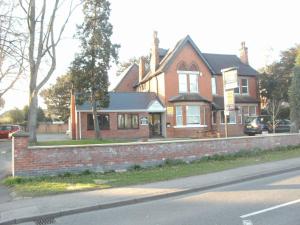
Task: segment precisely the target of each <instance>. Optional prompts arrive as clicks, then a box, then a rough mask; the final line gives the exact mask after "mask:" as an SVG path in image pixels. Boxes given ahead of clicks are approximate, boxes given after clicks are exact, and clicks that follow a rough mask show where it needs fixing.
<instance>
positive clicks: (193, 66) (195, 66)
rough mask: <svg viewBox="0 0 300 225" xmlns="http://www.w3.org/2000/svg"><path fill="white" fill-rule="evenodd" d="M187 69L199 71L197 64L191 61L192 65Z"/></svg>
mask: <svg viewBox="0 0 300 225" xmlns="http://www.w3.org/2000/svg"><path fill="white" fill-rule="evenodd" d="M189 71H199V67H198V66H197V64H195V63H192V65H191V66H190V69H189Z"/></svg>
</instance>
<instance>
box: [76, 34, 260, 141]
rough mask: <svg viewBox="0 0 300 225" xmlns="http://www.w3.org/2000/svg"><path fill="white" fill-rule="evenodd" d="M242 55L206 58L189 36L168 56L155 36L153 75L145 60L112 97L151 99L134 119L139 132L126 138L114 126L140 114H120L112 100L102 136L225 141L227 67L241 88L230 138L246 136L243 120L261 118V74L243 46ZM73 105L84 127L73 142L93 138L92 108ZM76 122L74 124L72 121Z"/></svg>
mask: <svg viewBox="0 0 300 225" xmlns="http://www.w3.org/2000/svg"><path fill="white" fill-rule="evenodd" d="M240 53H241V54H240V58H239V57H237V56H235V55H226V54H209V53H202V52H201V51H200V50H199V48H198V47H197V46H196V44H195V43H194V42H193V40H192V39H191V38H190V37H189V36H187V37H185V38H184V39H182V40H180V41H179V42H178V43H177V44H176V45H175V47H174V48H171V49H168V50H166V49H162V48H159V40H158V38H157V33H156V32H154V35H153V44H152V47H151V58H150V69H149V71H145V62H144V59H143V58H141V59H140V63H139V65H138V66H137V65H136V64H134V65H132V66H131V67H130V68H128V70H127V71H126V72H125V74H124V76H123V78H122V79H121V81H120V83H119V84H118V85H117V86H116V88H115V89H114V91H115V92H114V93H111V96H112V97H113V96H115V97H116V96H117V95H120V96H121V95H124V94H125V92H127V95H130V94H132V95H135V100H133V99H132V100H130V97H129V96H127V97H128V99H127V103H128V101H141V102H142V101H143V100H139V99H140V98H141V99H142V98H143V97H142V96H144V95H149V96H148V97H147V98H148V99H149V100H148V101H147V104H145V105H144V106H143V109H142V108H141V107H140V109H139V110H141V111H140V112H138V117H137V118H136V119H138V120H139V121H136V123H138V124H139V125H138V128H135V130H132V129H131V128H130V129H126V131H125V132H124V130H122V129H123V128H120V127H119V126H116V124H118V123H121V122H120V121H121V120H122V118H121V117H120V118H119V117H118V115H119V114H120V112H126V110H128V113H133V112H135V113H137V111H136V110H137V109H133V108H130V107H126V108H122V107H121V105H118V104H120V102H119V103H118V102H116V101H114V100H113V99H111V102H112V103H111V104H115V105H114V107H115V108H114V111H110V108H108V109H102V110H100V111H99V112H100V114H101V113H104V112H106V113H112V114H109V124H110V129H109V130H107V131H105V130H103V131H102V134H103V135H102V136H103V137H116V138H118V137H121V138H133V137H134V138H139V137H152V136H161V137H193V138H201V137H210V136H217V135H218V134H220V135H221V136H223V135H224V123H225V121H224V98H223V78H222V73H221V70H222V69H225V68H229V67H237V68H238V81H239V87H238V88H236V89H235V102H236V109H237V110H236V111H232V112H230V116H229V117H228V118H227V122H228V134H229V135H230V136H237V135H242V134H243V119H244V117H245V116H248V115H258V114H259V113H260V108H259V102H260V101H259V95H258V84H257V75H258V72H257V71H256V70H254V69H253V68H252V67H251V66H250V65H249V63H248V50H247V47H246V46H245V43H242V46H241V50H240ZM143 94H144V95H143ZM150 96H151V97H150ZM144 97H145V96H144ZM112 100H113V101H112ZM122 103H123V104H124V102H122ZM127 103H126V104H127ZM151 104H153V107H152V108H151V107H150V106H151ZM73 105H74V106H73V111H74V112H73V114H74V115H73V117H74V118H75V117H77V118H81V122H80V121H79V120H78V119H77V120H76V126H75V125H73V130H76V131H77V132H76V135H73V137H75V136H76V137H77V138H87V137H91V136H93V135H92V132H90V131H88V128H87V125H86V124H87V123H88V120H89V118H88V116H86V115H85V114H87V113H89V112H91V111H88V110H90V108H88V107H87V108H84V110H86V111H82V109H83V108H82V106H75V104H73ZM109 107H111V106H109ZM123 110H125V111H123ZM78 113H81V116H79V117H78ZM113 113H115V114H113ZM124 120H126V118H125V119H124ZM72 121H73V122H74V123H75V120H74V119H73V120H72ZM129 122H130V121H129ZM147 122H148V123H147ZM74 123H73V124H74ZM125 123H126V122H125ZM79 124H81V128H80V126H79ZM140 124H145V125H140ZM146 124H148V125H146ZM146 130H147V131H146ZM79 132H81V134H80V135H79V134H78V133H79Z"/></svg>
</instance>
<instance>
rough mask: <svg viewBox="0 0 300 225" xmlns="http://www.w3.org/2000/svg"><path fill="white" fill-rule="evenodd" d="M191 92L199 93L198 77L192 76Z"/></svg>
mask: <svg viewBox="0 0 300 225" xmlns="http://www.w3.org/2000/svg"><path fill="white" fill-rule="evenodd" d="M189 76H190V77H189V78H190V92H193V93H195V92H198V75H197V74H190V75H189Z"/></svg>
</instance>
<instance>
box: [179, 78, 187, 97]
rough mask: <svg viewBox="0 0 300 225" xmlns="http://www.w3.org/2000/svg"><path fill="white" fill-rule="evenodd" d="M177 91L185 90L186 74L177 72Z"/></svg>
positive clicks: (182, 91)
mask: <svg viewBox="0 0 300 225" xmlns="http://www.w3.org/2000/svg"><path fill="white" fill-rule="evenodd" d="M178 79H179V93H184V92H187V75H186V74H179V75H178Z"/></svg>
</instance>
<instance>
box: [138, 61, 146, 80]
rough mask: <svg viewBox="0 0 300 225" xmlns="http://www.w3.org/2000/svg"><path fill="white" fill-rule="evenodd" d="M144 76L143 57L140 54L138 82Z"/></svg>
mask: <svg viewBox="0 0 300 225" xmlns="http://www.w3.org/2000/svg"><path fill="white" fill-rule="evenodd" d="M144 76H145V58H144V57H143V56H142V57H141V58H140V63H139V82H141V81H142V79H143V78H144Z"/></svg>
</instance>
